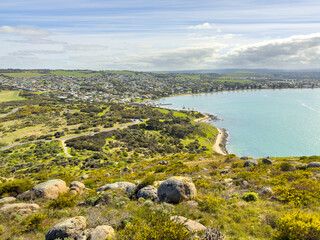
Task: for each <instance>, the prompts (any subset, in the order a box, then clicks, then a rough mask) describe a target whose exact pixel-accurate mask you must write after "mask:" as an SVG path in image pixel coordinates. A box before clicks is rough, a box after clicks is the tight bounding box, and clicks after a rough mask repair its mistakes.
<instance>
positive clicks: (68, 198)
mask: <svg viewBox="0 0 320 240" xmlns="http://www.w3.org/2000/svg"><path fill="white" fill-rule="evenodd" d="M77 199H78V195H70V193H64V194H60V195H59V197H58V198H57V199H54V200H52V201H51V202H50V203H49V206H48V207H49V208H52V209H55V208H59V209H63V208H67V207H74V206H76V205H77V202H78V201H77Z"/></svg>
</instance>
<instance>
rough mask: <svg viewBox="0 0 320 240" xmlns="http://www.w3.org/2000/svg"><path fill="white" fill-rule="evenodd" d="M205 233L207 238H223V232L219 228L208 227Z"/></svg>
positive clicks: (215, 239)
mask: <svg viewBox="0 0 320 240" xmlns="http://www.w3.org/2000/svg"><path fill="white" fill-rule="evenodd" d="M203 235H204V237H203V239H205V240H223V234H222V232H220V230H219V229H217V228H207V229H206V230H205V231H204V233H203Z"/></svg>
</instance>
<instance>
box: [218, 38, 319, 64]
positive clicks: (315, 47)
mask: <svg viewBox="0 0 320 240" xmlns="http://www.w3.org/2000/svg"><path fill="white" fill-rule="evenodd" d="M319 60H320V33H317V34H309V35H297V36H292V37H289V38H284V39H277V40H270V41H264V42H261V43H256V44H251V45H246V46H242V47H239V48H236V49H233V50H231V51H230V52H229V53H227V54H226V55H225V56H222V57H221V59H220V65H221V66H223V65H224V66H225V65H227V66H231V67H246V68H250V67H258V68H303V66H302V65H305V67H306V68H314V67H316V68H318V65H317V63H318V62H319Z"/></svg>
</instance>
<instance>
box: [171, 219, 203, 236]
mask: <svg viewBox="0 0 320 240" xmlns="http://www.w3.org/2000/svg"><path fill="white" fill-rule="evenodd" d="M170 220H171V221H174V222H176V223H183V224H184V225H185V227H186V228H187V229H188V231H190V232H199V231H204V230H206V229H207V228H206V227H205V226H203V225H202V224H201V223H198V222H196V221H193V220H190V219H188V218H185V217H182V216H172V217H170Z"/></svg>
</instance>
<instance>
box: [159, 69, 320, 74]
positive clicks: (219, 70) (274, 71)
mask: <svg viewBox="0 0 320 240" xmlns="http://www.w3.org/2000/svg"><path fill="white" fill-rule="evenodd" d="M161 72H162V73H235V72H256V73H266V74H281V73H303V72H307V73H310V72H320V69H298V70H295V69H294V70H292V69H290V70H282V69H240V68H234V69H200V70H181V71H154V73H161Z"/></svg>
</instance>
